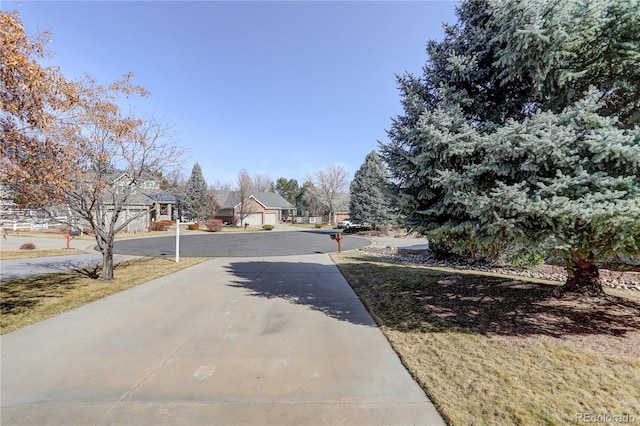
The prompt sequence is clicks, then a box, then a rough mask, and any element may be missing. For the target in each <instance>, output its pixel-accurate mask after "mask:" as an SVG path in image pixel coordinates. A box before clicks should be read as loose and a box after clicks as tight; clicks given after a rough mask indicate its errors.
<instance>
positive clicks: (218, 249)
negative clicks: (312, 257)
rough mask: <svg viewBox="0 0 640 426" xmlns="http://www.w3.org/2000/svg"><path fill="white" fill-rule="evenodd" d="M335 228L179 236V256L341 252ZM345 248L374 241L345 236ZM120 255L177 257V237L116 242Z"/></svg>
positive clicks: (117, 251) (116, 249)
mask: <svg viewBox="0 0 640 426" xmlns="http://www.w3.org/2000/svg"><path fill="white" fill-rule="evenodd" d="M334 232H335V231H315V230H314V231H308V230H305V231H294V232H268V231H263V232H247V233H240V232H239V233H224V234H223V233H221V234H216V233H200V234H198V235H194V234H189V235H182V236H180V256H185V257H260V256H292V255H301V254H318V253H331V252H336V251H338V246H337V243H336V241H334V240H332V239H331V238H330V234H332V233H334ZM342 238H343V239H342V250H351V249H356V248H360V247H363V246H366V245H369V244H371V241H370V240H368V239H366V238H359V237H354V236H351V235H343V236H342ZM114 252H115V253H117V254H127V255H134V256H167V257H169V256H175V253H176V238H175V236H167V237H156V238H140V239H131V240H122V241H117V242H116V244H115V247H114Z"/></svg>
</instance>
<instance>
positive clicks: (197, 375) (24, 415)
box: [1, 254, 444, 425]
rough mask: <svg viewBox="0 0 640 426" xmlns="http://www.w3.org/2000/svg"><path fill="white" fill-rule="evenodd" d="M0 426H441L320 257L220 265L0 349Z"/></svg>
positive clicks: (212, 263) (39, 328) (38, 329)
mask: <svg viewBox="0 0 640 426" xmlns="http://www.w3.org/2000/svg"><path fill="white" fill-rule="evenodd" d="M1 373H2V383H1V390H2V424H3V425H73V424H77V425H88V424H91V425H111V424H127V425H178V424H181V425H212V424H224V425H227V424H234V425H318V424H323V425H339V424H361V425H374V424H391V425H400V424H418V425H441V424H444V422H443V421H442V419H441V418H440V417H439V415H438V413H437V412H436V410H435V409H434V407H433V405H432V404H431V402H429V400H428V399H427V398H426V396H425V394H424V393H423V392H422V390H421V389H420V387H419V386H418V385H417V384H416V383H415V381H414V380H413V379H412V378H411V377H410V375H409V374H408V373H407V371H406V370H405V368H404V367H403V365H402V364H401V362H400V360H399V359H398V357H397V355H396V354H395V352H394V351H393V350H392V349H391V347H390V346H389V344H388V342H387V340H386V339H385V338H384V336H383V335H382V333H381V332H380V330H379V329H378V328H377V327H376V325H375V323H374V321H373V320H372V318H371V317H370V316H369V314H368V313H367V311H366V309H365V308H364V307H363V305H362V304H361V303H360V301H359V300H358V298H357V297H356V295H355V294H354V293H353V291H352V290H351V288H350V287H349V285H348V284H347V283H346V281H345V280H344V278H343V277H342V275H341V274H340V272H339V271H338V270H337V268H336V266H335V265H334V264H333V262H332V261H331V259H330V258H329V256H328V255H326V254H310V255H300V256H288V257H252V258H242V259H234V258H217V259H212V260H209V261H207V262H204V263H202V264H199V265H197V266H195V267H192V268H189V269H186V270H182V271H180V272H177V273H174V274H172V275H169V276H166V277H163V278H160V279H156V280H153V281H150V282H148V283H146V284H144V285H141V286H138V287H136V288H132V289H130V290H127V291H124V292H121V293H118V294H115V295H112V296H110V297H107V298H105V299H103V300H100V301H97V302H94V303H91V304H87V305H85V306H83V307H81V308H78V309H75V310H73V311H70V312H66V313H63V314H60V315H58V316H56V317H54V318H51V319H49V320H46V321H42V322H40V323H37V324H34V325H32V326H29V327H25V328H23V329H21V330H18V331H15V332H12V333H9V334H6V335H4V336H2V364H1Z"/></svg>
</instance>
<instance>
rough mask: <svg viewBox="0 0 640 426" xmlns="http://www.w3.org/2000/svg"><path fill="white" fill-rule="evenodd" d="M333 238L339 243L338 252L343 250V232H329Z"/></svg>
mask: <svg viewBox="0 0 640 426" xmlns="http://www.w3.org/2000/svg"><path fill="white" fill-rule="evenodd" d="M329 236H330V237H331V239H332V240H335V241H336V242H337V243H338V253H340V251H341V250H342V245H341V244H340V242H341V241H342V234H341V233H340V232H338V233H335V234H329Z"/></svg>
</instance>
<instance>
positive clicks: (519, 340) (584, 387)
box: [332, 253, 640, 425]
mask: <svg viewBox="0 0 640 426" xmlns="http://www.w3.org/2000/svg"><path fill="white" fill-rule="evenodd" d="M332 257H333V259H334V261H335V262H336V264H337V265H338V267H339V268H340V270H341V272H342V273H343V275H344V276H345V278H346V279H347V280H348V281H349V283H350V284H351V286H352V287H353V289H354V291H355V292H356V293H357V294H358V296H359V297H360V299H361V300H362V301H363V303H364V304H365V305H366V306H367V308H368V309H369V311H370V312H371V314H372V316H373V317H374V318H375V319H376V321H377V322H378V324H379V325H380V328H381V330H382V331H383V333H384V334H385V335H386V336H387V338H388V339H389V342H390V343H391V345H392V346H393V348H394V349H395V350H396V351H397V352H398V354H399V355H400V357H401V359H402V361H403V362H404V363H405V365H406V366H407V368H408V369H409V371H410V372H411V374H412V375H413V376H414V377H415V378H416V380H417V381H418V383H419V384H420V385H421V386H422V387H423V389H424V390H425V392H426V393H427V395H428V396H429V397H430V398H431V399H432V401H434V403H435V404H436V406H437V407H438V409H439V410H440V412H441V414H442V415H443V417H444V418H445V420H447V421H448V422H449V423H450V424H453V425H470V424H473V425H494V424H524V425H529V424H531V425H537V424H549V425H564V424H580V423H581V420H580V418H579V415H581V414H586V413H591V414H594V415H610V416H616V415H620V416H623V415H625V414H626V415H629V416H635V419H636V421H640V398H639V397H638V389H640V297H638V293H637V292H632V291H620V290H617V291H615V292H612V293H615V294H610V295H609V296H607V297H604V298H589V297H578V296H573V297H571V296H569V297H566V298H563V299H557V298H555V297H553V296H552V293H553V289H554V288H556V287H557V283H556V284H551V283H550V282H544V281H536V282H533V281H528V280H525V279H516V278H513V277H506V276H497V275H495V274H494V275H488V274H480V273H473V272H469V271H455V270H435V269H433V268H428V267H425V266H419V265H404V264H392V263H385V262H384V261H381V260H380V259H377V258H369V257H363V256H361V255H356V254H349V253H343V254H335V255H332Z"/></svg>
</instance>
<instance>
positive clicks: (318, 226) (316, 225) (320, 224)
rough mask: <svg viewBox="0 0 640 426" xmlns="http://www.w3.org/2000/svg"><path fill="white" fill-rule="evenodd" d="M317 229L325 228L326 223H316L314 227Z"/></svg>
mask: <svg viewBox="0 0 640 426" xmlns="http://www.w3.org/2000/svg"><path fill="white" fill-rule="evenodd" d="M313 226H314V227H315V228H316V229H320V228H322V227H323V226H324V223H316V224H315V225H313Z"/></svg>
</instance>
